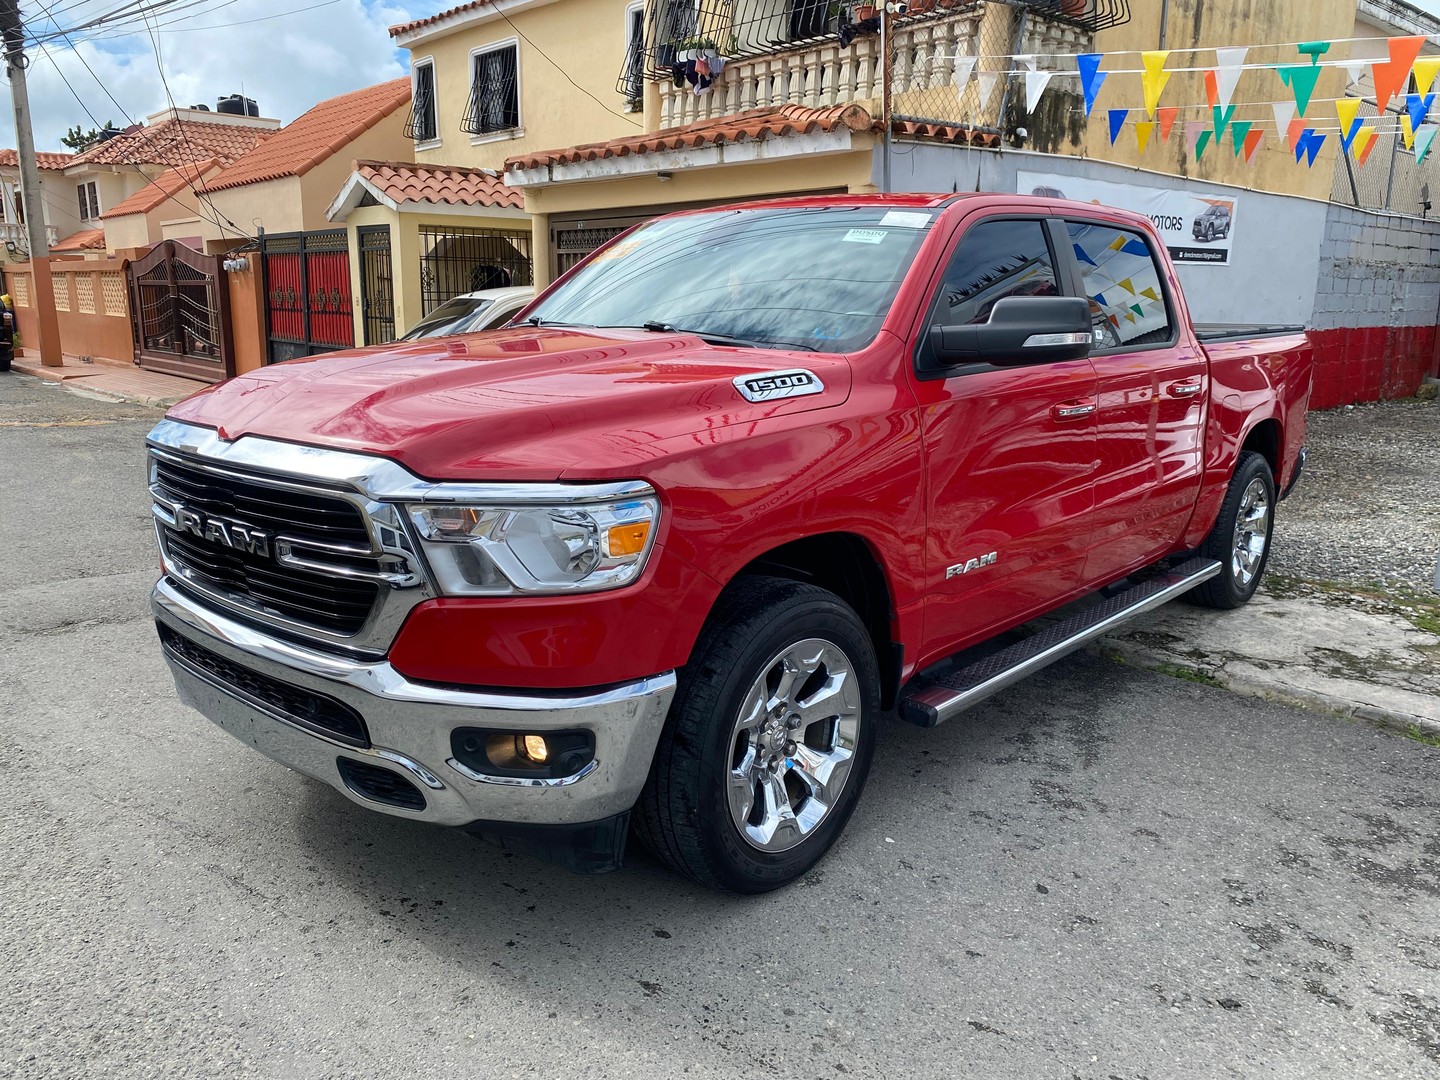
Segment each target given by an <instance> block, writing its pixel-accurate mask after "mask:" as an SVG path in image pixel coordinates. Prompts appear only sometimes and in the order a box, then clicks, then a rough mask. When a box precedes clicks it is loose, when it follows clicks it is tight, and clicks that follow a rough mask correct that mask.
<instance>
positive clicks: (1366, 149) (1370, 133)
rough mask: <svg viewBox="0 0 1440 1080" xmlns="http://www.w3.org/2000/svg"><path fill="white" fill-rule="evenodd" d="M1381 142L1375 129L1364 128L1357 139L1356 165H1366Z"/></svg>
mask: <svg viewBox="0 0 1440 1080" xmlns="http://www.w3.org/2000/svg"><path fill="white" fill-rule="evenodd" d="M1379 141H1380V140H1379V139H1377V138H1376V137H1375V129H1374V128H1368V127H1367V128H1362V129H1361V130H1360V134H1359V135H1358V136H1356V138H1355V164H1357V165H1364V164H1365V162H1367V161H1369V160H1370V154H1371V152H1372V151H1373V150H1374V149H1375V146H1376V144H1377V143H1378V142H1379Z"/></svg>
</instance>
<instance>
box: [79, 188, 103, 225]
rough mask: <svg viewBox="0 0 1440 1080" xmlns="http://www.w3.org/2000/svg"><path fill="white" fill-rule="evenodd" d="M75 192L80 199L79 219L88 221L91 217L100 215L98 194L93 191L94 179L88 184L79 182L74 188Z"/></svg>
mask: <svg viewBox="0 0 1440 1080" xmlns="http://www.w3.org/2000/svg"><path fill="white" fill-rule="evenodd" d="M75 194H76V195H77V196H78V197H79V199H80V220H81V221H89V220H90V219H91V218H98V217H99V216H100V196H99V195H98V194H97V193H96V191H95V181H94V180H91V181H90V182H89V183H88V184H79V185H77V186H76V188H75Z"/></svg>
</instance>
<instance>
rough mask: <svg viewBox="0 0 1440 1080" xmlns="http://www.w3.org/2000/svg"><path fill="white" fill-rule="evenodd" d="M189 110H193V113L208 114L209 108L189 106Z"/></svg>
mask: <svg viewBox="0 0 1440 1080" xmlns="http://www.w3.org/2000/svg"><path fill="white" fill-rule="evenodd" d="M190 108H191V109H192V110H194V111H195V112H209V111H210V106H209V105H191V106H190Z"/></svg>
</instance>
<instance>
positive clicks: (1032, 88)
mask: <svg viewBox="0 0 1440 1080" xmlns="http://www.w3.org/2000/svg"><path fill="white" fill-rule="evenodd" d="M1054 77H1055V72H1053V71H1027V72H1025V111H1026V112H1028V113H1033V112H1034V111H1035V109H1036V107H1037V106H1039V104H1040V98H1041V97H1042V96H1043V95H1044V93H1045V88H1046V87H1047V86H1049V85H1050V80H1051V79H1053V78H1054Z"/></svg>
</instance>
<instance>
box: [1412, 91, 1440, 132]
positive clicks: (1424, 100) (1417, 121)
mask: <svg viewBox="0 0 1440 1080" xmlns="http://www.w3.org/2000/svg"><path fill="white" fill-rule="evenodd" d="M1434 104H1435V95H1434V94H1406V95H1405V113H1406V115H1407V117H1408V118H1409V120H1410V126H1411V127H1412V128H1418V127H1419V126H1420V125H1421V124H1423V123H1424V122H1425V118H1426V117H1427V116H1429V115H1430V106H1431V105H1434Z"/></svg>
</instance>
